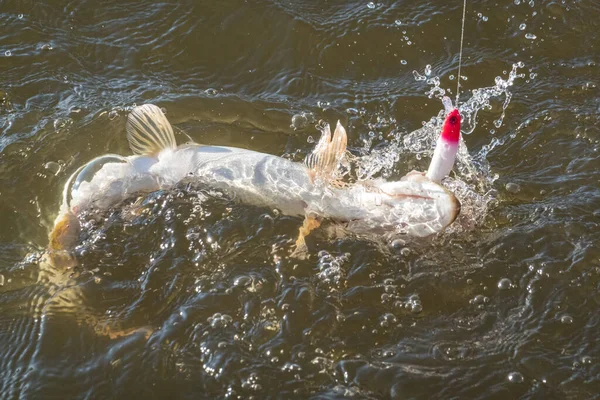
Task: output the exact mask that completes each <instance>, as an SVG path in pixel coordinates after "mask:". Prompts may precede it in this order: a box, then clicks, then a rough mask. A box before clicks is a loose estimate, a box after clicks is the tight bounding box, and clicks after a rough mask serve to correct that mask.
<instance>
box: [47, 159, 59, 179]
mask: <svg viewBox="0 0 600 400" xmlns="http://www.w3.org/2000/svg"><path fill="white" fill-rule="evenodd" d="M44 168H45V169H47V170H48V171H50V172H51V173H52V174H54V175H55V176H56V175H58V174H59V172H60V170H61V166H60V164H59V163H57V162H54V161H48V162H47V163H46V164H44Z"/></svg>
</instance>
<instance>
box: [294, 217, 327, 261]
mask: <svg viewBox="0 0 600 400" xmlns="http://www.w3.org/2000/svg"><path fill="white" fill-rule="evenodd" d="M319 226H321V221H319V220H318V219H317V218H316V217H313V216H308V215H307V216H306V218H304V222H303V223H302V226H301V227H300V229H299V232H298V239H296V249H295V250H294V252H293V253H292V257H293V258H306V255H307V254H308V247H307V246H306V240H305V238H306V236H308V235H310V233H311V232H312V231H313V230H315V229H317V228H318V227H319Z"/></svg>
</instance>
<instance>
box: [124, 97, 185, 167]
mask: <svg viewBox="0 0 600 400" xmlns="http://www.w3.org/2000/svg"><path fill="white" fill-rule="evenodd" d="M126 130H127V140H128V141H129V147H130V148H131V150H132V151H133V152H134V153H135V154H140V155H157V154H158V153H160V151H161V150H164V149H175V148H176V147H177V143H176V141H175V135H174V134H173V127H172V126H171V124H170V123H169V121H168V120H167V117H165V114H163V112H162V110H161V109H160V108H159V107H157V106H155V105H154V104H144V105H142V106H137V107H135V108H134V109H133V110H132V111H131V113H130V114H129V117H128V118H127V125H126Z"/></svg>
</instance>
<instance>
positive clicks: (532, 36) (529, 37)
mask: <svg viewBox="0 0 600 400" xmlns="http://www.w3.org/2000/svg"><path fill="white" fill-rule="evenodd" d="M525 38H526V39H529V40H535V39H537V36H535V35H534V34H533V33H526V34H525Z"/></svg>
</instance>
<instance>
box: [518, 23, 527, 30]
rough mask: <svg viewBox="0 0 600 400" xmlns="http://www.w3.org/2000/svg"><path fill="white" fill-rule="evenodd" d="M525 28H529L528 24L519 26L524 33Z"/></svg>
mask: <svg viewBox="0 0 600 400" xmlns="http://www.w3.org/2000/svg"><path fill="white" fill-rule="evenodd" d="M525 28H527V24H521V25H519V30H522V31H524V30H525Z"/></svg>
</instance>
